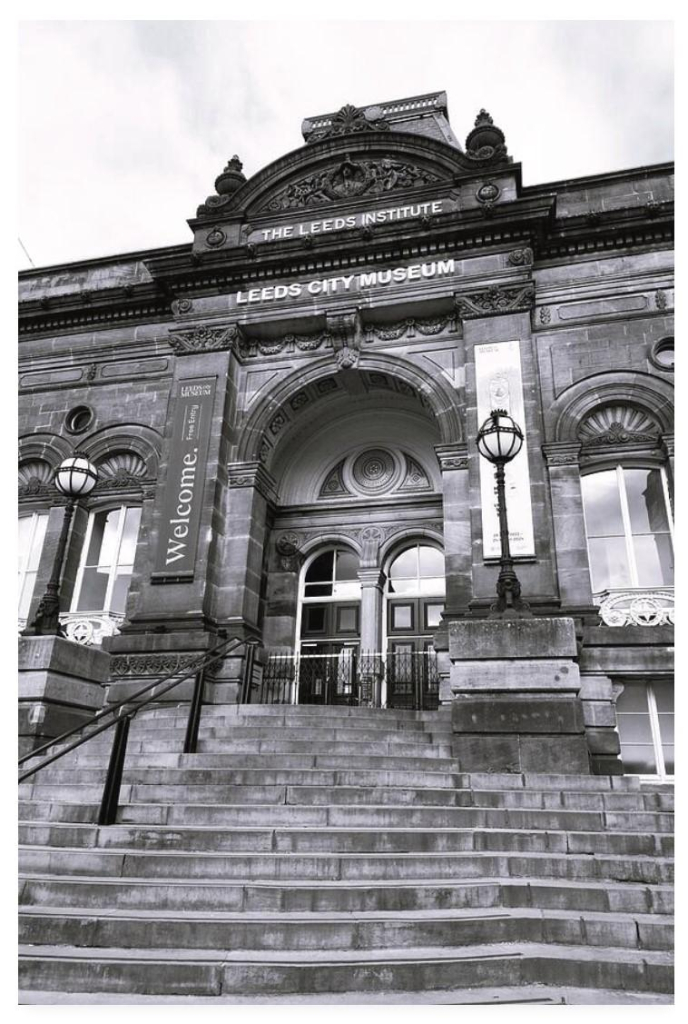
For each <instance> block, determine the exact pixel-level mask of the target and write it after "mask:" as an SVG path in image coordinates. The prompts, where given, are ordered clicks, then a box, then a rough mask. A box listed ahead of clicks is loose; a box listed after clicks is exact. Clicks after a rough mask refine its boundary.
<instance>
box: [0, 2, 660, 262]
mask: <svg viewBox="0 0 688 1024" xmlns="http://www.w3.org/2000/svg"><path fill="white" fill-rule="evenodd" d="M249 9H250V5H249ZM672 62H673V44H672V29H671V24H670V23H669V22H666V21H665V22H648V21H644V22H642V21H577V22H576V21H558V22H556V21H550V22H548V21H533V22H524V21H520V22H506V21H492V22H467V21H460V20H455V21H446V22H445V21H432V22H418V21H379V22H378V21H341V22H337V21H319V22H318V21H315V22H314V21H312V20H311V21H295V20H290V21H281V22H280V21H260V22H249V21H166V22H165V21H32V22H24V23H22V24H21V26H20V47H19V96H20V101H19V168H18V171H19V182H20V195H19V234H20V236H21V239H22V242H23V244H24V246H25V247H26V250H27V252H28V254H29V256H30V258H31V260H32V261H33V263H34V264H35V265H36V266H47V265H50V264H53V263H59V262H62V261H70V260H79V259H87V258H89V257H93V256H101V255H107V254H110V253H117V252H129V251H133V250H136V249H145V248H150V247H155V246H165V245H175V244H179V243H183V242H187V241H190V239H191V233H190V231H189V228H188V227H187V225H186V223H185V222H186V219H187V218H188V217H191V216H193V214H194V213H195V210H196V206H197V205H198V204H199V203H200V202H202V201H203V199H204V198H205V197H206V196H207V195H208V194H210V193H211V192H212V191H213V182H214V179H215V177H216V176H217V174H218V173H219V172H220V171H221V169H222V167H223V166H224V164H225V163H226V161H227V159H228V158H229V157H230V156H231V155H232V154H233V153H238V154H239V156H240V157H241V159H242V160H243V162H244V172H245V173H246V174H247V176H250V175H252V174H254V173H256V172H257V171H258V170H260V168H261V167H263V166H265V164H267V163H270V162H271V161H272V160H274V159H277V158H278V157H280V156H282V155H283V154H284V153H286V152H289V151H290V150H292V149H296V148H297V147H298V146H299V145H301V144H302V139H301V135H300V124H301V121H302V119H303V118H304V117H307V116H309V115H314V114H319V113H326V112H328V111H331V110H337V109H339V107H341V106H343V105H344V104H345V103H353V104H355V105H358V106H361V105H367V104H371V103H375V102H379V101H381V100H389V99H397V98H400V97H403V96H413V95H417V94H420V93H426V92H434V91H438V90H442V89H443V90H445V91H446V92H447V94H448V99H449V113H450V118H451V123H452V127H453V129H454V131H455V133H456V135H457V136H458V138H459V139H460V140H462V141H463V139H464V138H465V136H466V134H467V133H468V131H469V130H470V128H471V127H472V125H473V120H474V118H475V115H476V113H477V111H478V110H479V109H480V108H481V107H485V108H487V110H489V111H490V113H491V114H492V115H493V117H494V119H495V123H497V124H498V125H499V126H500V127H501V128H502V129H503V130H504V132H505V134H506V138H507V144H508V147H509V152H510V153H511V154H512V156H513V157H514V159H515V160H518V161H520V162H521V163H522V164H523V179H524V183H525V184H536V183H542V182H546V181H555V180H558V179H561V178H567V177H574V176H578V175H584V174H595V173H598V172H604V171H610V170H615V169H618V168H624V167H635V166H639V165H642V164H647V163H654V162H661V161H664V160H670V159H672V158H673V72H672ZM19 264H20V268H26V267H29V266H30V263H29V260H28V259H27V258H26V256H25V255H24V253H23V252H21V251H20V256H19Z"/></svg>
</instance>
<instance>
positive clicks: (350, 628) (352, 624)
mask: <svg viewBox="0 0 688 1024" xmlns="http://www.w3.org/2000/svg"><path fill="white" fill-rule="evenodd" d="M357 629H358V609H356V608H337V632H338V633H339V632H342V633H355V632H356V630H357Z"/></svg>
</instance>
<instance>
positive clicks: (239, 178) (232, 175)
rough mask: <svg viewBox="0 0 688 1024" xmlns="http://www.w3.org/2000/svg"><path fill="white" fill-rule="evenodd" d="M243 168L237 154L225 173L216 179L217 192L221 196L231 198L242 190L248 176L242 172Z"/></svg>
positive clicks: (228, 162)
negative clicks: (238, 190)
mask: <svg viewBox="0 0 688 1024" xmlns="http://www.w3.org/2000/svg"><path fill="white" fill-rule="evenodd" d="M243 166H244V165H243V164H242V162H241V160H240V159H239V157H238V156H237V155H236V154H235V155H234V156H233V157H232V159H231V160H228V161H227V165H226V167H225V169H224V171H223V172H222V174H221V175H220V176H219V177H218V178H216V179H215V191H216V192H217V194H218V195H219V196H231V195H232V194H233V193H234V192H236V191H237V189H239V188H241V186H242V185H243V184H244V182H245V181H246V175H245V174H243V172H242V168H243Z"/></svg>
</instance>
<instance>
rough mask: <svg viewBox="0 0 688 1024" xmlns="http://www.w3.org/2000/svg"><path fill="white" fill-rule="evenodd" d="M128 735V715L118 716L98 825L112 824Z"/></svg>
mask: <svg viewBox="0 0 688 1024" xmlns="http://www.w3.org/2000/svg"><path fill="white" fill-rule="evenodd" d="M128 736H129V716H128V715H125V717H124V718H120V720H119V722H118V723H117V726H116V728H115V737H114V739H113V741H112V751H111V752H110V763H109V764H108V770H107V775H106V777H105V787H104V789H103V799H102V800H101V802H100V811H99V812H98V824H99V825H114V823H115V820H116V818H117V808H118V807H119V791H120V788H121V786H122V772H123V770H124V757H125V755H126V752H127V738H128Z"/></svg>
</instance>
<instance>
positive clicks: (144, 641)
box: [19, 93, 674, 776]
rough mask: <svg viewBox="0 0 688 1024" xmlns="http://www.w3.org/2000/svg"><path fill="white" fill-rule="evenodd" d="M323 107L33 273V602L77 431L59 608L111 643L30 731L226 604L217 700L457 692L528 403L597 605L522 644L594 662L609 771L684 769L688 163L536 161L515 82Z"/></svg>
mask: <svg viewBox="0 0 688 1024" xmlns="http://www.w3.org/2000/svg"><path fill="white" fill-rule="evenodd" d="M302 133H303V140H304V144H303V145H302V146H300V147H299V148H297V149H295V150H294V151H293V152H291V153H288V154H286V155H284V156H281V157H279V158H278V159H276V160H275V161H274V162H273V163H271V164H269V165H268V166H267V167H265V168H263V169H261V170H259V171H258V172H257V173H255V174H254V175H253V176H251V177H250V178H247V177H246V176H245V175H244V172H243V168H242V165H241V162H240V161H239V160H238V158H237V157H233V158H232V159H231V160H230V161H229V162H228V164H227V166H226V168H225V169H224V171H223V172H222V173H221V174H220V176H219V177H218V179H217V181H216V183H215V191H214V192H213V194H212V195H210V196H209V197H208V198H206V199H205V200H204V201H203V202H202V203H201V205H200V206H199V207H198V209H197V211H196V213H195V215H194V216H192V217H191V219H190V220H189V226H190V228H191V232H192V235H193V239H192V241H190V242H186V243H184V244H181V245H178V246H174V247H170V248H164V249H153V250H149V251H145V252H138V253H130V254H125V255H121V256H110V257H106V258H102V259H94V260H88V261H84V262H81V263H73V264H69V265H62V266H54V267H48V268H39V269H35V270H31V271H25V272H23V273H22V274H21V275H20V278H21V279H20V381H19V388H20V439H19V503H20V516H21V531H22V532H21V555H22V567H21V578H20V583H21V586H22V588H23V589H22V591H21V603H20V620H21V621H22V623H25V622H26V621H30V620H31V618H32V617H33V615H34V614H35V610H36V606H37V603H38V600H39V598H40V596H41V594H42V593H43V590H44V589H45V585H46V582H47V580H48V577H49V575H50V571H51V567H52V562H53V557H54V552H55V548H56V544H57V539H58V535H59V531H60V526H61V521H62V515H63V502H62V500H61V499H59V498H58V496H57V495H56V492H55V490H54V488H53V486H52V482H51V480H52V475H53V473H54V470H55V468H56V467H57V466H58V465H59V463H60V461H61V460H62V459H63V458H65V457H66V456H68V455H70V454H72V453H73V451H75V450H78V451H79V452H82V453H84V454H85V455H86V456H87V457H88V458H89V459H90V460H91V461H92V462H93V463H94V464H95V465H96V466H97V468H98V472H99V482H98V485H97V487H96V489H95V490H94V491H93V493H92V494H91V495H90V496H89V498H88V499H87V500H86V501H84V502H83V503H81V504H80V506H79V507H78V508H77V511H76V514H75V518H74V523H73V529H72V533H71V536H70V541H69V546H68V552H67V559H66V562H65V570H64V578H63V584H62V608H63V612H64V614H63V619H64V624H65V629H66V631H67V635H68V636H69V637H70V638H71V639H73V640H74V641H75V642H81V643H83V644H86V645H92V646H94V645H95V646H96V647H97V646H98V645H100V647H101V648H102V649H103V650H106V651H108V652H109V662H108V663H107V665H106V668H105V669H103V667H102V665H103V662H102V661H98V664H99V666H100V667H99V668H98V669H97V670H96V669H93V673H92V678H90V681H89V680H86V679H84V680H82V681H81V682H80V683H78V685H77V683H75V681H74V680H72V683H71V684H70V685H69V686H68V685H67V684H66V683H65V686H64V687H63V688H62V689H58V690H57V691H55V692H53V693H52V695H50V694H46V693H45V692H38V690H36V689H32V688H31V685H29V684H28V683H27V686H26V687H25V688H24V689H22V688H21V687H20V733H21V734H22V735H24V736H36V737H37V738H38V739H45V738H46V737H50V736H52V735H56V734H57V733H59V732H60V731H61V730H62V729H63V728H66V727H67V726H68V725H69V724H70V723H71V722H73V721H74V720H78V717H79V715H86V714H87V713H89V711H90V710H91V709H92V708H94V707H97V706H98V705H99V702H102V699H103V693H104V692H105V691H104V689H103V683H104V682H105V681H106V680H109V684H110V685H109V688H108V689H107V697H108V699H109V700H118V699H121V698H122V697H124V696H126V695H127V694H128V693H131V692H133V690H134V689H135V688H136V687H138V686H140V685H141V684H142V683H143V682H146V681H148V680H150V678H151V677H152V675H154V674H155V673H164V672H166V671H171V670H172V669H173V668H175V667H177V666H180V665H183V664H184V659H188V658H190V657H193V656H194V655H197V653H198V652H199V651H202V650H205V649H209V648H210V647H212V646H213V644H214V643H215V638H216V636H217V632H218V630H227V631H228V633H229V634H230V635H237V636H240V637H243V638H247V639H254V640H256V641H257V642H258V644H259V655H258V658H257V661H256V669H255V672H254V675H253V676H252V678H251V679H249V680H246V679H245V678H243V676H242V664H241V661H240V660H238V659H237V660H232V659H229V660H227V661H226V662H225V663H224V664H223V665H222V667H221V668H220V669H218V670H217V671H216V673H215V675H214V677H213V679H212V680H211V685H210V686H209V690H208V699H210V700H213V701H215V702H218V703H222V702H230V703H231V702H235V701H237V700H239V699H242V700H249V699H250V700H254V701H264V700H284V701H293V702H313V703H323V702H325V703H334V704H336V703H370V704H372V705H376V706H380V705H382V706H384V705H387V706H395V707H414V706H416V707H417V706H419V702H420V704H423V705H424V706H436V705H437V703H438V702H439V703H442V704H444V703H448V702H449V701H451V700H452V697H453V696H454V695H456V694H457V692H460V691H461V690H462V683H461V679H462V678H463V676H462V670H461V664H462V663H465V666H468V667H467V668H466V667H465V666H464V667H465V672H464V675H466V673H467V674H468V676H470V674H471V672H473V671H474V670H473V669H472V668H471V667H470V666H472V665H474V664H477V662H478V661H479V660H480V658H481V657H482V655H481V654H480V651H479V650H478V649H477V647H476V649H471V647H470V645H471V644H473V643H476V644H477V640H475V637H477V634H476V633H475V632H473V633H471V632H470V629H468V632H466V631H465V630H464V631H463V632H462V629H463V625H462V624H464V625H465V624H466V623H469V624H474V623H481V622H484V621H485V619H486V616H488V614H489V611H490V607H491V604H492V602H493V600H494V590H495V581H496V576H497V571H498V565H499V561H498V559H499V549H498V545H497V537H498V532H497V529H496V514H495V509H494V480H493V473H492V470H491V467H490V466H489V465H487V464H486V463H485V462H484V461H482V460H481V459H480V456H479V455H478V451H477V447H476V441H475V438H476V434H477V431H478V428H479V426H480V424H481V423H482V421H483V420H484V419H485V418H486V416H487V415H488V413H489V412H490V410H491V409H493V408H505V409H507V410H508V411H509V412H510V413H511V415H512V416H514V418H515V419H516V420H517V421H518V422H519V423H520V425H521V427H522V428H523V430H524V434H525V439H526V443H525V445H524V449H523V451H522V453H521V454H520V455H519V456H518V458H517V460H515V461H514V463H513V465H512V466H510V467H509V468H508V470H507V473H508V477H507V484H508V510H509V516H510V525H511V530H512V535H511V540H512V548H513V552H514V554H515V557H516V568H517V572H518V575H519V578H520V580H521V584H522V587H523V593H524V596H525V597H526V598H527V600H528V602H529V604H530V608H531V610H532V612H533V616H534V618H535V619H536V620H538V619H542V620H546V621H547V622H548V623H551V622H553V621H554V622H555V623H556V620H563V621H566V622H567V623H572V625H571V633H570V637H569V640H567V641H566V643H567V644H568V647H566V645H564V646H565V647H566V649H565V650H564V648H563V647H562V648H561V649H559V648H557V649H555V648H552V649H551V650H548V649H541V650H538V651H536V652H535V653H533V652H532V651H531V654H530V656H531V658H535V659H540V661H542V663H543V666H544V663H545V662H547V665H548V666H550V662H551V665H552V666H554V668H552V671H554V670H555V669H557V670H558V668H560V667H561V665H563V664H564V661H566V664H567V665H569V666H570V668H571V675H570V676H569V680H570V684H569V687H568V690H566V692H567V693H569V695H570V696H571V697H572V698H573V697H575V698H576V700H580V702H581V706H582V716H583V718H582V722H583V724H582V726H580V730H583V729H584V736H585V741H586V746H587V752H588V755H589V758H590V765H591V769H592V771H593V772H597V773H602V774H607V773H612V774H613V773H619V772H621V771H624V770H625V771H626V772H639V773H641V774H650V775H653V774H658V775H660V776H664V775H671V774H673V737H672V733H671V731H670V730H671V725H672V722H673V703H672V698H671V693H672V690H671V679H672V660H671V644H672V642H673V641H672V638H673V589H672V588H673V576H672V571H673V567H672V563H673V556H672V532H671V531H672V526H671V500H672V486H673V478H672V457H673V426H672V422H673V420H672V409H673V305H674V292H673V276H672V256H673V219H672V218H673V189H672V181H673V168H672V166H671V165H669V164H662V165H657V166H651V167H640V168H635V169H632V170H628V171H617V172H613V173H608V174H600V175H595V176H591V177H586V178H579V179H574V180H567V181H559V182H553V183H547V184H541V185H529V186H524V185H523V183H522V179H521V165H520V164H519V163H518V162H515V159H514V158H513V157H512V156H511V155H510V154H509V149H508V147H507V143H506V140H505V136H504V133H503V132H502V131H501V130H500V128H498V127H497V126H496V125H495V124H494V123H493V120H492V118H491V117H490V116H489V114H487V113H486V112H485V111H481V112H480V113H479V115H478V117H477V118H476V120H475V126H474V127H473V128H472V129H471V130H470V131H469V133H468V136H467V138H466V141H465V144H464V145H461V144H460V142H459V141H458V139H457V138H456V136H455V134H454V132H453V130H452V128H451V126H450V123H449V116H448V110H447V101H446V96H445V95H444V94H443V93H439V94H432V95H427V96H420V97H412V98H409V99H404V100H400V101H393V102H387V103H382V104H379V105H376V106H371V107H367V108H364V109H355V108H353V107H344V108H343V109H342V110H340V111H339V112H337V113H334V114H327V115H320V116H317V117H312V118H309V119H307V120H305V121H304V122H303V125H302ZM567 628H568V627H567ZM555 632H556V628H555ZM542 635H543V636H545V634H542ZM547 635H550V636H554V635H555V634H554V633H550V634H547ZM557 635H558V634H557ZM459 637H463V640H459V639H458V638H459ZM471 637H473V638H474V639H473V640H471ZM571 638H574V639H573V640H572V639H571ZM557 642H558V641H557ZM543 643H545V644H546V643H548V641H547V640H546V638H545V640H543ZM572 644H573V646H572ZM462 645H463V646H462ZM466 645H468V647H467V646H466ZM555 647H556V644H555ZM562 652H563V653H562ZM510 657H511V654H510V652H509V651H508V650H507V651H506V652H502V659H501V662H500V663H502V662H508V661H509V660H510ZM94 658H95V659H96V660H98V658H97V656H96V654H95V652H94ZM557 659H558V660H557ZM562 659H563V660H562ZM555 662H556V665H555ZM550 667H551V666H550ZM547 670H548V671H549V668H548V669H547ZM475 671H477V669H476V670H475ZM543 671H544V667H543ZM566 671H567V672H568V671H569V669H568V668H567V669H566ZM99 673H100V675H99ZM96 677H97V678H96ZM27 678H28V677H27ZM555 678H556V679H557V680H559V678H560V677H559V676H558V675H557V676H556V677H555ZM548 685H549V684H548ZM524 687H525V689H524ZM528 689H529V687H528V686H527V685H526V684H525V683H524V684H523V687H518V686H517V687H516V690H517V691H518V692H517V693H516V694H515V696H520V697H523V694H524V692H527V691H528ZM531 689H533V690H534V691H537V692H540V690H541V689H542V687H540V688H539V689H538V686H536V685H535V684H533V686H532V687H531ZM545 689H546V687H545ZM566 756H568V755H566ZM571 757H572V758H573V759H572V760H571V761H570V763H569V765H568V767H569V768H570V769H571V770H579V769H580V764H579V762H578V761H576V758H575V757H574V755H573V754H572V755H571ZM478 766H479V767H480V766H481V765H480V764H479V765H478ZM474 767H475V765H474ZM531 767H532V764H531ZM565 767H566V766H564V769H565ZM536 770H537V767H536ZM544 770H547V769H546V768H545V769H544ZM550 770H551V768H550Z"/></svg>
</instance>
